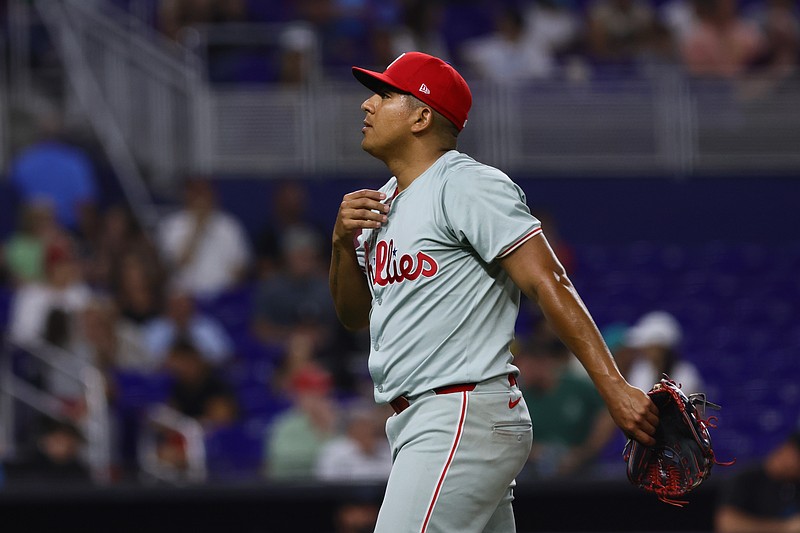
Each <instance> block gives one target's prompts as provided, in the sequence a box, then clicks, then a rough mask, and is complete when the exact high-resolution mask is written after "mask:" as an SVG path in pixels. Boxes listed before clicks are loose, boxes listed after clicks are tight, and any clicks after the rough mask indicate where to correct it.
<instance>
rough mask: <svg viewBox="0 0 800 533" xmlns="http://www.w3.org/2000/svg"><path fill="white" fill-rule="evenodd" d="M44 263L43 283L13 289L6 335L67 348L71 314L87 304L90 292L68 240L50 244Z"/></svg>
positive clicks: (23, 341) (21, 340) (19, 341)
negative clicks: (14, 290)
mask: <svg viewBox="0 0 800 533" xmlns="http://www.w3.org/2000/svg"><path fill="white" fill-rule="evenodd" d="M44 264H45V267H44V268H45V279H44V280H43V281H42V282H40V283H29V284H26V285H23V286H22V287H20V288H19V289H17V291H16V292H15V294H14V297H13V301H12V304H11V314H10V320H9V322H10V323H9V329H8V334H9V336H10V337H11V339H12V340H13V341H15V342H17V343H22V344H25V343H29V342H36V341H48V342H50V343H51V344H54V345H56V346H59V347H61V348H68V347H69V343H70V341H71V336H72V333H73V332H72V328H73V324H72V323H71V321H72V319H73V316H74V314H75V313H77V312H80V311H81V310H82V309H83V308H84V307H85V306H86V304H87V302H88V301H89V297H90V295H91V291H90V290H89V287H88V286H87V285H86V283H84V281H83V274H82V272H81V269H80V263H79V262H78V260H77V258H76V257H75V252H74V250H73V246H72V244H71V243H70V242H69V241H61V242H53V243H50V244H49V246H48V247H47V250H46V251H45V257H44Z"/></svg>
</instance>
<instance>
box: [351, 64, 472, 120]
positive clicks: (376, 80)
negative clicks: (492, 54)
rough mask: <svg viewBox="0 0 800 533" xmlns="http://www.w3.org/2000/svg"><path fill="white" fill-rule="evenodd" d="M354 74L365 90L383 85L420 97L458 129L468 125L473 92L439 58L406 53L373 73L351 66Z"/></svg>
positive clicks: (453, 70) (376, 90) (457, 74)
mask: <svg viewBox="0 0 800 533" xmlns="http://www.w3.org/2000/svg"><path fill="white" fill-rule="evenodd" d="M353 76H355V77H356V79H357V80H358V81H360V82H361V83H363V84H364V85H365V86H366V87H367V88H368V89H370V90H372V91H375V92H379V91H380V87H381V85H382V84H386V85H389V86H391V87H394V88H396V89H398V90H399V91H400V92H404V93H408V94H411V95H414V96H415V97H417V98H419V99H420V100H421V101H423V102H425V103H426V104H428V105H429V106H431V107H432V108H433V109H435V110H436V111H438V112H439V113H441V114H442V115H444V116H445V117H446V118H447V119H448V120H449V121H450V122H452V123H453V124H455V126H456V127H457V128H458V131H461V130H462V129H464V126H466V125H467V115H468V114H469V109H470V107H472V93H471V92H470V90H469V86H468V85H467V82H466V81H464V78H462V77H461V74H459V73H458V72H457V71H456V69H454V68H453V67H452V66H451V65H450V64H449V63H446V62H445V61H442V60H441V59H439V58H438V57H434V56H432V55H428V54H423V53H422V52H406V53H404V54H401V55H400V57H398V58H397V59H395V60H394V61H392V63H391V64H390V65H389V66H388V67H387V68H386V70H385V71H383V72H382V73H381V72H374V71H372V70H366V69H363V68H359V67H353Z"/></svg>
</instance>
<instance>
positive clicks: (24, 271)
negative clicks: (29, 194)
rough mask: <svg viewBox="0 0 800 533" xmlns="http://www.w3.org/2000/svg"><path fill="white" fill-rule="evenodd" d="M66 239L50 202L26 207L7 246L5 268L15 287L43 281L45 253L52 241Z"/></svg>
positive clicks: (20, 212) (26, 205) (4, 259)
mask: <svg viewBox="0 0 800 533" xmlns="http://www.w3.org/2000/svg"><path fill="white" fill-rule="evenodd" d="M64 239H66V234H65V233H64V231H63V229H62V228H61V227H60V226H59V225H58V222H57V221H56V219H55V216H54V212H53V205H52V203H51V202H50V201H49V200H38V201H36V200H35V201H32V202H30V203H26V204H23V205H22V206H21V207H20V210H19V222H18V223H17V227H16V228H15V230H14V233H12V234H11V236H10V237H9V238H8V239H7V240H6V242H5V243H4V244H3V267H4V269H5V274H6V275H7V276H8V278H9V281H10V282H11V284H12V285H14V286H20V285H22V284H24V283H29V282H39V281H42V280H43V279H44V277H45V272H44V271H45V268H44V267H45V265H44V263H45V261H44V257H45V250H46V249H47V247H48V245H49V244H50V243H51V242H54V241H59V240H64Z"/></svg>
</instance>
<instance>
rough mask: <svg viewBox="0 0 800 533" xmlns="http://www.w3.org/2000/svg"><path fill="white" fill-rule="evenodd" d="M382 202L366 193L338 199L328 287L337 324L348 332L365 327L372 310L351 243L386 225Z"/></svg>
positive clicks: (379, 194) (380, 195) (386, 208)
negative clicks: (369, 231) (340, 324)
mask: <svg viewBox="0 0 800 533" xmlns="http://www.w3.org/2000/svg"><path fill="white" fill-rule="evenodd" d="M385 198H386V195H385V194H384V193H382V192H379V191H373V190H369V189H362V190H360V191H356V192H351V193H349V194H346V195H345V196H344V198H343V199H342V203H341V204H340V205H339V214H338V215H337V216H336V224H335V225H334V228H333V243H332V247H331V248H332V252H331V266H330V271H329V275H328V283H329V285H330V290H331V296H333V303H334V306H335V307H336V314H337V316H338V317H339V321H340V322H341V323H342V325H344V327H346V328H347V329H350V330H357V329H363V328H365V327H367V326H368V325H369V311H370V307H371V306H372V295H371V294H370V291H369V286H368V285H367V278H366V276H364V273H363V272H362V270H361V266H360V265H359V263H358V256H357V255H356V250H355V246H354V245H353V242H354V240H355V237H356V235H358V233H359V232H360V231H361V230H364V229H369V228H379V227H381V225H382V224H383V223H384V222H386V213H388V212H389V206H387V205H385V204H382V203H381V200H383V199H385Z"/></svg>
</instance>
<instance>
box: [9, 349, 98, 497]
mask: <svg viewBox="0 0 800 533" xmlns="http://www.w3.org/2000/svg"><path fill="white" fill-rule="evenodd" d="M17 357H22V358H25V357H27V358H30V359H32V360H34V361H35V362H36V363H37V364H39V365H43V367H44V368H46V369H47V370H49V371H52V372H55V373H57V374H59V375H63V376H66V377H67V378H68V379H70V380H72V381H74V382H75V383H77V384H78V385H79V386H80V389H81V396H82V399H83V402H84V403H85V406H86V413H85V415H84V416H83V417H81V419H80V420H79V421H78V422H77V424H78V426H79V429H80V430H81V431H82V434H83V436H84V437H85V439H86V446H87V454H86V458H87V462H88V464H89V468H90V472H91V475H92V479H93V480H94V481H95V482H97V483H108V482H109V481H111V432H110V418H109V410H108V400H107V398H106V381H105V377H104V376H103V374H102V373H101V372H100V370H98V369H97V368H96V367H94V366H92V365H91V364H89V363H87V362H85V361H82V360H79V359H78V358H76V357H75V355H74V354H72V353H70V352H67V351H65V350H63V349H61V348H58V347H56V346H53V345H51V344H47V343H45V342H29V343H25V344H18V343H14V342H12V341H10V340H7V341H6V344H5V347H4V350H3V353H2V358H1V359H0V450H2V452H3V454H4V455H6V456H13V455H14V454H15V452H16V435H15V428H16V426H17V424H16V422H15V420H16V414H17V409H16V407H17V403H16V402H21V403H22V404H24V405H27V406H28V407H30V408H32V409H34V410H35V411H38V412H40V413H42V414H44V415H47V416H49V417H51V418H53V419H57V420H65V421H70V420H67V419H66V418H65V415H64V413H63V402H62V399H60V398H59V397H58V396H55V395H54V394H51V393H49V392H47V391H46V390H42V389H40V388H37V387H35V386H34V385H32V384H31V383H30V382H29V381H28V380H26V379H24V378H23V377H20V376H19V375H17V373H16V371H15V364H14V363H15V358H17ZM71 422H74V421H71Z"/></svg>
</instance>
